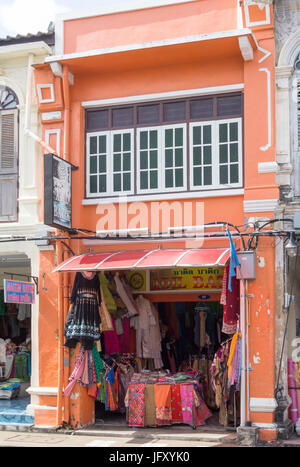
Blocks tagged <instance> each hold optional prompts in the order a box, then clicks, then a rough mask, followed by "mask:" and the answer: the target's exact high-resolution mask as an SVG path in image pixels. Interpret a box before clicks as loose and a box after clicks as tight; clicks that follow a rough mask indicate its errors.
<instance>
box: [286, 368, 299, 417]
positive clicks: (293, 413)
mask: <svg viewBox="0 0 300 467" xmlns="http://www.w3.org/2000/svg"><path fill="white" fill-rule="evenodd" d="M295 370H296V368H295V362H294V361H293V360H288V385H289V388H290V389H289V395H290V397H291V399H292V405H291V406H290V408H289V413H290V418H291V420H292V422H293V424H294V425H296V423H297V420H298V400H297V390H296V389H293V388H296V386H297V383H296V378H295Z"/></svg>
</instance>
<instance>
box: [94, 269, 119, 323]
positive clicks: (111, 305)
mask: <svg viewBox="0 0 300 467" xmlns="http://www.w3.org/2000/svg"><path fill="white" fill-rule="evenodd" d="M98 277H99V281H100V286H101V291H102V294H103V295H102V298H103V299H104V302H105V305H106V308H107V310H108V312H109V313H110V314H112V315H113V314H114V313H116V311H117V305H116V302H115V300H114V298H113V296H112V294H111V292H110V290H109V288H108V284H109V282H108V280H107V279H106V277H105V275H104V273H103V272H100V273H99V274H98Z"/></svg>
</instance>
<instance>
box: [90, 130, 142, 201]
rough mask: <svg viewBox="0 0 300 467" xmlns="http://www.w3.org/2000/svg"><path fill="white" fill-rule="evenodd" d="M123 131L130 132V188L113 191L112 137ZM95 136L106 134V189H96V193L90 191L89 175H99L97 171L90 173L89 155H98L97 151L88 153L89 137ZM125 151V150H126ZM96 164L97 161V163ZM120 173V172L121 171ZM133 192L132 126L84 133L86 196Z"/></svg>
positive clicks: (93, 196)
mask: <svg viewBox="0 0 300 467" xmlns="http://www.w3.org/2000/svg"><path fill="white" fill-rule="evenodd" d="M124 133H130V135H131V148H130V151H128V152H130V166H131V170H130V172H131V173H130V186H131V189H130V190H126V191H113V175H114V172H113V157H112V156H113V137H114V135H116V134H124ZM93 136H96V137H97V138H99V136H106V155H107V160H106V177H107V178H106V191H105V192H99V191H97V192H96V193H91V191H90V177H91V176H92V175H97V177H99V175H100V173H99V172H97V174H91V173H90V157H91V156H94V155H97V157H99V152H97V154H90V152H89V147H90V141H89V140H90V138H91V137H93ZM126 152H127V151H126ZM97 164H98V163H97ZM121 173H122V172H121ZM133 193H134V130H133V128H130V129H128V130H126V129H125V130H124V129H122V130H111V131H97V132H89V133H87V135H86V196H87V198H95V197H96V196H118V195H123V194H126V195H130V194H133Z"/></svg>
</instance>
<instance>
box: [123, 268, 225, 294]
mask: <svg viewBox="0 0 300 467" xmlns="http://www.w3.org/2000/svg"><path fill="white" fill-rule="evenodd" d="M223 272H224V268H222V267H199V268H174V269H159V270H154V271H130V272H128V273H127V274H126V277H127V280H128V282H129V285H130V287H131V289H132V291H133V292H159V291H166V290H174V291H198V290H220V289H221V288H222V279H223ZM147 279H148V280H147Z"/></svg>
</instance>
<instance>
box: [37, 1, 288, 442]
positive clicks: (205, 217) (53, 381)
mask: <svg viewBox="0 0 300 467" xmlns="http://www.w3.org/2000/svg"><path fill="white" fill-rule="evenodd" d="M273 25H274V23H273V6H272V5H271V2H262V1H261V2H256V1H253V2H249V1H237V0H223V1H222V2H220V1H217V0H152V1H147V0H146V1H144V2H143V5H141V4H140V2H128V3H126V4H125V5H124V6H122V7H119V8H114V7H113V6H112V5H110V4H109V2H107V4H105V5H104V6H103V7H102V8H101V9H99V11H96V12H87V13H86V14H81V15H80V16H78V17H76V15H75V14H74V15H67V16H64V17H59V18H58V19H57V21H56V25H55V34H56V41H55V52H54V54H53V55H52V56H49V57H47V58H46V59H45V60H44V61H43V62H41V63H40V64H39V65H36V66H35V73H34V79H35V86H36V93H37V96H38V106H39V111H40V116H41V122H42V127H43V139H44V141H46V140H47V141H48V142H49V144H50V146H51V148H53V149H54V150H53V154H54V157H53V155H52V156H51V155H47V156H45V158H44V169H45V172H46V174H47V176H46V178H45V179H44V185H45V193H46V194H47V196H46V197H45V200H44V205H43V211H44V215H45V216H46V217H47V219H49V216H50V217H51V216H52V217H51V219H50V220H48V221H47V223H49V224H51V225H52V226H56V228H57V231H56V236H55V238H54V237H53V239H52V240H51V239H50V240H49V242H50V244H52V245H55V249H54V250H49V249H48V250H47V251H40V281H41V280H43V284H44V287H43V288H41V290H40V293H39V305H40V308H39V322H38V328H37V346H38V352H39V367H38V387H36V388H35V393H34V407H35V411H34V416H35V424H36V425H48V426H49V425H52V426H61V425H62V424H63V423H66V424H67V425H70V426H72V427H74V428H77V427H80V426H86V425H89V424H93V423H94V422H95V419H96V418H97V402H101V401H100V400H99V395H97V391H96V392H95V391H94V390H92V389H91V388H92V385H89V384H88V381H89V380H88V379H87V378H86V376H87V375H86V374H85V378H84V382H85V384H83V381H81V383H82V384H79V383H78V381H77V379H76V374H75V375H74V373H73V371H74V368H75V369H77V370H78V368H79V369H80V368H81V369H82V365H81V366H80V365H79V363H80V362H79V361H78V356H79V357H80V356H82V354H81V351H80V344H78V345H76V347H75V348H73V347H72V346H66V345H64V344H65V343H66V342H65V336H64V331H65V330H66V326H67V323H68V321H67V323H66V318H67V316H68V319H70V315H69V314H68V311H69V298H70V297H71V298H72V297H73V298H74V295H72V296H71V292H72V290H73V291H74V293H75V292H76V289H74V288H73V284H74V278H75V273H76V277H77V278H78V277H83V276H84V274H85V275H87V273H89V274H90V273H95V271H97V274H98V273H99V274H100V272H101V271H102V275H101V274H100V280H104V279H103V278H105V279H106V280H112V281H113V280H115V281H116V282H117V279H116V277H121V278H122V276H123V275H124V274H125V276H126V280H127V281H129V284H130V286H131V292H132V293H133V296H134V297H138V298H136V302H135V303H138V304H139V306H141V309H142V303H143V304H145V302H143V300H144V301H146V303H147V306H150V305H151V306H150V308H151V307H153V305H154V307H155V309H156V311H157V312H158V313H159V317H160V323H161V328H163V327H164V326H165V327H166V329H167V335H168V336H169V341H168V342H167V343H166V341H165V340H164V339H165V338H163V337H162V340H161V349H162V354H163V350H164V349H165V351H166V352H165V354H164V355H163V356H164V357H166V355H167V357H166V358H167V361H166V360H165V361H164V365H163V366H164V368H166V367H167V366H168V363H169V364H170V367H171V366H172V367H173V363H174V365H175V366H174V368H175V371H178V370H179V371H184V370H186V369H187V368H190V367H191V366H192V367H193V368H194V369H195V368H198V370H200V369H202V371H203V375H202V376H203V384H204V388H206V389H207V394H209V395H210V396H209V395H208V396H207V395H206V396H207V397H208V398H209V397H211V399H210V400H208V399H206V400H205V403H206V405H207V406H208V407H209V408H210V410H211V411H212V412H213V416H216V417H217V421H216V423H218V424H220V423H221V424H223V425H225V426H227V425H228V423H231V424H232V426H237V427H238V426H239V427H241V430H240V431H241V432H242V431H243V429H244V428H245V427H246V426H249V425H251V430H252V431H253V432H254V433H255V436H256V435H258V436H259V439H260V440H272V439H276V437H277V436H278V433H279V426H278V424H277V423H276V421H275V410H276V408H277V402H276V399H275V395H274V393H275V386H276V374H275V339H276V300H277V291H276V274H275V244H276V240H277V239H276V238H275V239H274V237H272V236H271V235H270V229H271V230H273V226H272V222H271V223H269V224H267V225H266V226H264V223H263V222H265V223H266V222H269V221H273V219H274V212H275V209H276V207H277V205H278V200H279V189H278V184H277V180H276V174H275V171H274V165H275V163H276V152H275V90H274V83H275V66H274V63H275V61H274V30H273ZM55 156H56V157H55ZM59 167H60V169H59ZM53 168H54V171H53ZM49 171H50V172H49ZM48 175H49V176H48ZM54 178H55V180H56V181H55V182H54V183H56V185H54V186H55V187H56V188H55V190H54V189H53V187H54V186H53V185H52V184H51V183H52V179H54ZM70 179H72V191H71V196H70V193H69V194H68V187H69V185H68V184H69V182H70ZM50 182H51V183H50ZM50 198H51V202H52V201H53V200H52V198H56V200H57V201H58V202H60V204H59V206H60V208H61V209H60V210H59V211H55V213H56V215H55V216H53V211H52V210H51V205H49V200H50ZM70 205H71V211H70ZM55 206H57V203H56V205H55ZM49 213H50V214H49ZM262 221H263V222H262ZM257 222H259V224H257ZM258 226H259V227H260V230H259V231H258ZM270 226H271V227H270ZM227 228H228V230H229V232H230V234H231V237H232V241H233V243H234V246H235V249H236V250H237V251H240V252H244V254H243V256H242V257H241V256H239V258H240V262H241V265H242V267H241V270H239V275H238V277H239V279H238V285H237V289H236V296H235V300H234V304H235V306H236V304H237V303H239V309H238V315H235V320H233V321H234V322H231V323H227V324H228V325H231V326H232V327H231V332H230V329H229V328H227V329H226V326H224V324H226V323H224V314H225V313H224V311H225V309H223V306H226V305H224V301H223V299H222V284H223V285H224V283H225V290H227V289H226V281H225V280H224V270H226V271H227V268H226V264H227V263H228V261H229V258H230V254H231V251H232V250H230V239H229V236H228V230H227ZM57 236H61V237H62V238H61V240H57V239H56V237H57ZM244 265H245V268H244V267H243V266H244ZM80 271H81V272H83V273H84V274H83V275H81V276H80V274H79V273H80ZM77 273H78V274H77ZM103 274H104V276H103ZM92 277H93V278H95V277H98V276H92ZM85 280H87V279H85ZM93 280H94V279H93ZM103 287H104V286H103ZM280 293H281V291H280ZM225 295H226V292H225ZM220 300H221V303H220ZM222 303H223V304H222ZM149 304H150V305H149ZM227 306H228V302H227ZM151 309H153V308H151ZM102 311H103V310H102ZM198 312H199V313H200V316H202V317H203V316H205V317H206V321H207V322H206V324H205V326H206V327H205V330H204V335H202V336H201V339H200V342H199V341H198V340H197V339H195V336H196V331H195V329H196V325H197V323H198V324H199V321H197V319H198V318H196V316H198V317H199V313H198ZM201 312H203V313H205V314H202V315H201ZM174 313H175V315H174ZM197 313H198V315H197ZM122 316H123V315H122ZM170 316H175V317H177V320H178V322H177V325H178V327H177V331H176V330H173V333H171V331H170V326H171V324H170ZM115 317H116V316H115ZM213 317H214V321H213V320H212V318H213ZM117 319H120V316H118V317H117V318H116V321H117ZM201 319H202V318H201ZM222 320H223V321H222ZM102 321H103V320H102ZM212 321H213V324H212V328H211V329H213V331H212V334H210V333H209V330H208V322H211V323H212ZM201 322H202V321H201ZM188 323H190V324H189V325H188ZM191 323H192V324H191ZM123 324H124V322H123ZM202 324H203V323H202ZM119 325H120V322H118V326H119ZM199 326H200V328H201V323H200V324H199ZM107 329H108V328H107ZM132 329H134V328H130V332H129V331H128V333H129V334H131V331H132ZM201 329H202V328H201ZM134 330H135V331H136V335H138V332H139V328H137V329H134ZM115 331H116V330H115V328H113V331H111V332H115ZM123 331H124V329H123ZM223 331H226V332H223ZM237 331H240V334H241V336H239V338H240V339H241V354H240V357H241V366H240V370H241V375H240V379H239V381H237V380H236V381H233V383H235V384H232V389H231V391H230V394H229V393H228V394H227V395H226V396H225V399H226V400H224V399H222V397H221V399H220V400H218V401H216V400H215V393H211V392H210V390H211V389H212V388H211V386H210V384H211V381H210V378H211V379H212V380H214V378H215V375H216V373H215V371H214V367H213V369H212V364H213V362H214V364H217V365H218V363H220V362H219V361H218V360H214V356H215V355H216V354H215V353H214V352H215V351H216V350H217V349H221V354H222V352H223V351H224V352H225V354H226V352H227V351H228V350H229V348H228V346H229V345H230V342H232V340H231V339H232V337H233V335H235V333H236V332H237ZM106 332H108V331H106ZM118 332H119V334H118V335H122V332H121V331H120V328H118ZM168 333H169V334H168ZM103 334H105V332H103V333H102V337H103ZM124 334H125V331H124ZM170 336H171V337H170ZM188 336H189V337H188ZM193 336H194V337H193ZM226 336H227V337H226ZM104 337H106V336H104ZM196 337H197V336H196ZM172 338H173V340H172ZM177 341H178V342H177ZM114 342H115V341H114ZM176 342H177V344H178V346H177V347H176ZM224 342H225V344H224ZM131 343H132V342H131ZM174 343H175V351H174V355H175V356H176V357H178V354H179V355H180V358H179V359H178V360H177V361H176V360H175V362H173V361H172V363H171V356H170V352H168V351H170V349H172V348H173V347H172V345H173V344H174ZM127 344H128V343H127ZM165 344H168V346H166V347H164V345H165ZM128 345H129V344H128ZM128 345H127V346H125V348H126V358H128V359H130V358H131V357H132V355H134V352H130V350H132V348H131V347H130V346H129V347H128ZM194 345H196V347H194ZM101 346H102V351H103V352H104V353H106V355H107V354H111V353H113V354H116V355H117V357H120V355H119V354H120V353H122V352H120V349H119V348H118V349H117V350H116V349H115V348H114V350H111V352H109V351H108V348H109V343H108V340H106V339H104V340H103V339H102V340H101ZM226 346H227V347H226ZM110 348H111V347H110ZM98 350H99V348H98ZM158 350H159V348H158ZM212 350H213V353H211V352H212ZM221 354H220V355H221ZM100 355H101V353H100ZM130 355H131V357H130ZM152 355H153V354H152ZM137 356H138V357H143V355H137ZM148 356H149V355H148ZM117 357H115V356H114V360H113V361H112V360H106V361H105V365H107V366H105V368H106V370H107V371H108V367H109V362H110V364H112V362H118V360H117ZM144 357H145V355H144ZM227 357H228V354H227ZM168 359H169V360H168ZM183 362H184V363H185V364H186V365H185V366H184V365H183ZM119 363H120V362H119ZM139 363H141V364H142V365H143V364H144V365H145V366H146V368H147V369H148V370H149V371H150V370H151V371H152V370H153V366H151V364H150V363H149V362H148V361H147V357H145V358H144V359H142V362H141V361H139ZM152 363H153V362H152ZM123 364H124V360H123ZM78 365H79V366H78ZM154 367H155V369H157V368H159V366H155V363H154ZM225 367H226V365H225ZM118 368H119V367H118ZM71 375H73V376H74V377H75V380H74V383H75V386H74V387H73V388H72V391H71V392H69V391H68V390H67V391H66V388H69V383H70V382H72V379H71V381H70V380H69V378H70V376H71ZM78 375H79V373H77V376H78ZM214 381H216V380H214ZM98 383H99V381H98ZM236 383H238V384H236ZM86 386H88V387H86ZM219 389H220V388H219ZM98 390H99V385H98ZM225 392H226V390H225ZM203 397H204V399H205V396H203ZM95 399H96V400H95ZM100 399H101V397H100ZM102 401H103V399H102ZM109 407H110V408H111V406H109ZM122 408H123V409H124V407H122ZM106 409H108V410H106V411H105V415H106V416H107V415H109V414H108V412H109V408H108V406H106ZM214 409H216V410H214ZM217 409H218V410H217ZM219 412H220V413H219ZM216 414H217V415H216ZM123 417H124V420H125V415H124V414H123ZM251 430H249V431H251Z"/></svg>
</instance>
